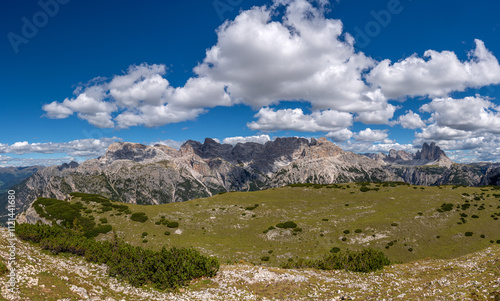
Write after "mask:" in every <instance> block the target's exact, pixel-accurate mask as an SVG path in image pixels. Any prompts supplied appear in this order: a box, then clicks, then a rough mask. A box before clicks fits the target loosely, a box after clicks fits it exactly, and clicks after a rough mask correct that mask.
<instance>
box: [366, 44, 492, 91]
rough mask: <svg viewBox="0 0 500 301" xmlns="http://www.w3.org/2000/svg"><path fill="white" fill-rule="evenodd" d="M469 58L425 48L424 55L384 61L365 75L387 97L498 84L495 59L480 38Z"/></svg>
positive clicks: (461, 89)
mask: <svg viewBox="0 0 500 301" xmlns="http://www.w3.org/2000/svg"><path fill="white" fill-rule="evenodd" d="M475 42H476V49H475V50H473V51H472V52H470V54H469V57H470V58H469V60H468V61H464V62H462V61H460V60H459V59H458V58H457V55H456V54H455V53H454V52H452V51H442V52H437V51H434V50H427V51H426V52H425V53H424V57H423V58H421V57H418V56H417V55H412V56H410V57H408V58H406V59H404V60H401V61H399V62H396V63H392V64H391V61H390V60H383V61H382V62H380V63H379V64H378V65H377V66H376V67H375V68H373V69H372V70H371V71H370V73H369V74H368V76H367V80H368V82H370V83H372V84H373V85H375V86H379V87H380V88H381V90H382V93H383V94H384V95H385V96H386V97H388V98H400V97H405V96H430V97H442V96H447V95H448V94H449V93H450V92H453V91H464V90H465V89H466V88H478V87H483V86H488V85H491V84H499V83H500V65H499V64H498V60H497V58H496V57H495V56H494V55H493V54H492V53H491V52H490V51H489V50H488V49H486V46H485V45H484V42H483V41H481V40H475Z"/></svg>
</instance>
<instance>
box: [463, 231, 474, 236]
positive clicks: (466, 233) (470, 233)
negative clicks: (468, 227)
mask: <svg viewBox="0 0 500 301" xmlns="http://www.w3.org/2000/svg"><path fill="white" fill-rule="evenodd" d="M472 234H473V233H472V232H465V236H472Z"/></svg>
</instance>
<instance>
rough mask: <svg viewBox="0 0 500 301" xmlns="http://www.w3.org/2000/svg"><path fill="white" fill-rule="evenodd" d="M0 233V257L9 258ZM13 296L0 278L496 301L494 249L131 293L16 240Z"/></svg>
mask: <svg viewBox="0 0 500 301" xmlns="http://www.w3.org/2000/svg"><path fill="white" fill-rule="evenodd" d="M7 238H8V232H7V231H6V229H4V228H2V229H1V231H0V257H2V258H3V261H4V262H7V261H8V258H9V253H10V252H9V251H10V250H9V247H8V245H9V243H8V242H7ZM15 244H16V252H15V253H16V259H15V262H16V265H15V267H16V277H17V280H18V284H17V287H18V289H19V291H18V292H17V293H10V292H9V290H8V281H9V279H10V278H9V277H8V275H6V276H3V277H1V278H0V287H1V296H0V299H3V300H61V301H62V300H106V301H112V300H115V301H118V300H224V301H226V300H387V301H389V300H494V301H498V300H500V245H493V246H491V247H490V248H487V249H485V250H483V251H480V252H477V253H474V254H470V255H467V256H464V257H460V258H457V259H452V260H435V259H427V260H420V261H416V262H411V263H407V264H398V265H393V266H390V267H386V268H385V269H384V270H383V271H379V272H374V273H368V274H360V273H351V272H345V271H318V270H312V269H307V270H284V269H280V268H273V267H262V266H254V265H251V264H248V263H240V264H235V265H222V266H221V269H220V271H219V273H218V274H217V276H216V277H214V278H212V279H199V280H196V281H194V282H193V283H192V284H191V285H190V286H189V287H186V288H182V289H179V290H176V291H175V292H159V291H156V290H154V289H151V288H135V287H132V286H130V285H128V284H126V283H124V282H122V281H120V280H117V279H115V278H110V277H108V276H107V274H106V267H105V266H103V265H96V264H90V263H88V262H86V261H85V260H83V259H82V258H79V257H76V256H70V255H58V256H53V255H50V254H47V253H45V252H43V251H41V250H40V249H39V248H38V247H35V246H33V245H30V244H28V243H26V242H22V241H16V243H15Z"/></svg>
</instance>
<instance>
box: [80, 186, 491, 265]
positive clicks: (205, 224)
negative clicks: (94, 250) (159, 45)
mask: <svg viewBox="0 0 500 301" xmlns="http://www.w3.org/2000/svg"><path fill="white" fill-rule="evenodd" d="M363 184H364V186H363V187H368V188H370V189H371V190H370V191H366V192H361V191H360V186H359V185H353V184H352V183H351V185H350V186H349V185H345V184H340V185H328V186H325V185H322V186H318V185H295V187H283V188H274V189H269V190H264V191H256V192H228V193H224V194H219V195H216V196H214V197H211V198H204V199H196V200H192V201H187V202H182V203H171V204H163V205H155V206H145V205H135V204H127V206H128V209H127V210H128V213H127V212H124V213H125V214H123V215H119V216H118V215H116V212H117V209H116V208H115V207H116V206H117V205H118V204H119V203H116V202H111V207H112V208H113V210H112V211H109V212H102V213H96V212H94V213H92V214H93V215H94V216H95V218H96V220H99V219H100V218H106V219H107V221H108V224H109V225H111V226H112V227H113V230H115V231H116V233H117V235H118V236H119V237H120V238H123V239H124V240H125V241H126V242H129V243H131V244H133V245H137V246H142V247H145V248H151V249H155V250H159V249H160V248H161V247H163V246H165V247H172V246H176V247H194V248H195V249H197V250H199V251H200V252H201V253H202V254H205V255H214V256H216V257H218V258H219V259H220V261H221V262H237V261H240V260H244V261H247V262H253V263H256V264H264V265H269V266H280V265H281V264H283V263H284V262H285V261H286V260H287V259H288V258H290V257H295V256H297V257H299V258H309V259H320V258H322V257H323V256H324V254H326V253H328V252H329V251H330V250H331V249H332V247H339V248H340V249H342V250H346V249H350V250H361V249H364V248H373V249H375V250H381V251H383V252H384V253H385V254H386V255H387V256H388V257H389V258H390V259H391V260H394V261H401V262H408V261H412V260H417V259H422V258H428V257H430V258H455V257H458V256H461V255H465V254H469V253H472V252H475V251H478V250H481V249H483V248H485V247H487V246H489V245H490V244H491V243H490V240H493V241H495V242H496V241H497V240H499V239H500V221H499V220H498V219H497V220H495V219H494V218H492V217H491V216H492V215H493V216H496V215H495V214H496V213H500V209H498V208H497V207H498V206H499V205H500V198H498V197H495V196H494V193H495V192H496V191H495V187H487V188H485V187H483V188H474V187H462V186H459V187H456V186H451V185H442V186H440V187H425V189H420V187H419V186H413V185H397V184H395V185H387V186H386V185H383V184H382V185H380V184H378V183H375V184H370V183H363ZM414 187H415V188H417V190H415V189H413V188H414ZM373 188H379V190H378V191H376V190H373ZM481 189H487V190H488V191H490V192H488V191H486V192H485V194H483V195H481V193H483V192H484V191H481ZM463 194H464V195H463ZM466 194H469V196H467V195H466ZM488 194H490V195H491V196H489V197H488V196H487V195H488ZM479 195H481V199H480V200H474V198H475V197H477V196H479ZM466 200H467V201H468V202H467V204H472V205H471V206H470V207H469V206H463V204H466ZM76 201H78V197H75V198H74V199H73V200H72V201H71V202H76ZM100 201H101V202H102V200H100ZM443 203H445V204H453V208H450V206H446V209H450V210H449V211H443V210H441V211H442V212H438V211H437V209H441V208H442V205H443ZM483 203H484V204H485V205H484V206H483V208H484V209H482V210H479V208H481V206H480V205H481V204H483ZM255 204H259V206H255ZM345 204H349V206H345ZM106 205H108V204H106ZM474 205H478V206H474ZM490 205H491V207H490ZM86 206H87V207H88V209H97V208H101V206H102V205H101V204H96V203H92V202H90V203H89V204H87V205H86ZM248 207H255V208H254V209H253V210H252V213H253V214H255V217H252V215H251V214H246V215H242V214H243V213H245V211H247V212H248V209H247V208H248ZM138 212H143V213H144V216H147V217H149V219H148V220H146V221H144V222H143V223H141V222H133V221H131V220H130V213H138ZM113 213H115V214H114V215H113V216H111V214H113ZM462 213H465V214H467V215H468V217H465V218H464V217H463V216H461V215H460V214H462ZM83 215H84V216H85V214H83ZM473 215H476V216H479V217H480V218H471V217H472V216H473ZM162 216H164V218H163V219H165V220H167V221H178V223H179V225H178V227H177V228H169V227H168V226H167V225H166V224H164V223H159V224H157V223H156V222H157V221H160V220H162V218H161V217H162ZM461 218H464V219H465V220H466V223H465V224H464V223H462V221H461ZM286 221H293V223H295V224H296V225H298V227H300V228H301V229H302V231H301V232H296V231H294V230H293V229H292V228H276V227H275V226H276V225H277V224H279V223H285V222H286ZM457 222H460V223H461V224H457ZM391 225H396V226H391ZM273 228H274V229H273ZM346 229H351V231H350V233H349V234H348V235H345V234H344V233H343V231H344V230H346ZM353 229H362V232H359V231H353ZM167 231H168V232H169V233H170V235H165V233H166V232H167ZM143 232H148V233H149V235H148V239H147V242H143V240H144V238H143V237H142V236H141V234H142V233H143ZM263 232H265V233H263ZM465 232H473V233H480V234H484V235H485V238H484V239H483V238H481V237H480V236H479V235H473V236H470V237H465V235H464V233H465ZM344 236H346V239H345V241H343V240H342V238H343V237H344ZM111 237H112V234H111V233H108V234H101V235H100V236H99V237H98V239H107V238H111ZM437 237H439V238H437ZM394 241H397V243H394ZM389 242H393V243H392V246H390V247H389V248H388V249H386V246H388V243H389ZM409 249H411V250H412V251H408V250H409ZM268 250H273V253H272V254H271V255H270V256H269V254H268V253H267V251H268ZM263 256H269V257H270V258H269V261H262V260H261V258H262V257H263Z"/></svg>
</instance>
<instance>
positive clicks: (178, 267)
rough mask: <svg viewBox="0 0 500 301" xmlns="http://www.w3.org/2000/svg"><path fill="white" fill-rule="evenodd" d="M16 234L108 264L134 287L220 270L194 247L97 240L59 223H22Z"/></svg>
mask: <svg viewBox="0 0 500 301" xmlns="http://www.w3.org/2000/svg"><path fill="white" fill-rule="evenodd" d="M16 234H17V235H18V237H19V238H20V239H22V240H27V241H32V242H35V243H39V244H40V246H41V247H42V248H43V249H46V250H49V251H51V252H52V253H54V254H58V253H60V252H67V253H72V254H77V255H80V256H84V257H85V259H86V260H87V261H89V262H93V263H97V264H106V265H107V266H108V272H109V274H110V276H113V277H119V278H122V279H124V280H126V281H128V282H129V283H130V284H131V285H133V286H142V285H150V286H153V287H155V288H157V289H160V290H164V289H174V288H176V287H179V286H183V285H186V284H188V282H189V281H191V280H192V279H197V278H201V277H213V276H215V274H216V273H217V271H218V270H219V262H218V260H217V259H216V258H212V257H210V258H209V257H205V256H203V255H201V254H200V253H199V252H198V251H196V250H194V249H184V248H175V247H173V248H170V249H167V248H165V247H163V248H162V249H161V250H159V251H153V250H149V249H148V250H146V249H143V248H141V247H137V246H132V245H130V244H128V243H124V242H121V241H118V240H117V239H116V238H115V240H114V241H112V242H110V241H96V240H94V239H89V238H86V237H85V236H83V235H81V234H79V233H77V232H76V231H73V230H71V229H67V228H64V227H61V226H58V225H55V226H49V225H41V224H36V225H32V224H19V225H16ZM158 263H161V264H158Z"/></svg>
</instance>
